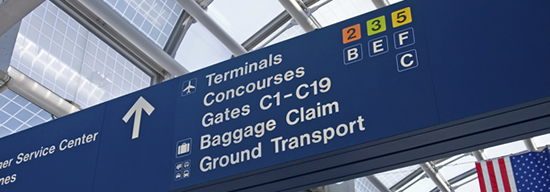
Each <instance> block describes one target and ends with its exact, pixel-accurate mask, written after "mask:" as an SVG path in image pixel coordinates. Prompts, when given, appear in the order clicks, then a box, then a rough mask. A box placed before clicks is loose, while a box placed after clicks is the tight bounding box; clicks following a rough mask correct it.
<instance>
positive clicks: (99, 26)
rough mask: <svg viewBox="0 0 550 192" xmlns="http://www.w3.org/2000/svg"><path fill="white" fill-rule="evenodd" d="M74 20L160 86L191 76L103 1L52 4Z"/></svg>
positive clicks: (74, 0)
mask: <svg viewBox="0 0 550 192" xmlns="http://www.w3.org/2000/svg"><path fill="white" fill-rule="evenodd" d="M51 1H52V2H53V3H54V4H56V5H57V6H58V7H59V8H61V9H62V10H63V11H65V12H66V13H67V14H69V15H70V16H71V17H72V18H74V19H75V20H76V21H78V22H79V23H80V24H81V25H83V26H84V27H86V28H87V29H88V30H89V31H90V32H92V33H94V34H95V35H96V36H98V37H99V38H100V39H101V40H103V41H104V42H105V43H107V44H108V45H109V46H111V47H112V48H113V49H115V50H116V51H117V52H119V53H120V54H121V55H123V56H124V57H125V58H126V59H128V60H129V61H130V62H132V63H133V64H134V65H136V66H137V67H138V68H139V69H141V70H142V71H143V72H145V73H146V74H148V75H149V76H151V77H152V79H155V80H154V81H153V82H158V81H162V80H166V79H170V78H173V77H177V76H181V75H184V74H186V73H188V71H187V69H185V68H184V67H183V66H181V65H180V64H179V63H178V62H177V61H175V60H174V58H172V57H171V56H170V55H168V54H167V53H166V52H164V51H163V50H162V49H161V48H160V47H158V46H157V45H156V44H154V43H153V42H152V41H151V40H149V39H148V38H147V37H146V36H145V35H144V34H142V33H141V32H140V31H139V30H138V29H137V28H135V27H134V26H133V25H132V24H130V23H129V22H128V21H126V20H125V19H124V18H123V17H122V16H121V15H119V14H118V13H116V12H115V11H114V10H113V9H112V8H111V7H109V6H108V5H107V4H105V3H104V2H103V1H95V0H51Z"/></svg>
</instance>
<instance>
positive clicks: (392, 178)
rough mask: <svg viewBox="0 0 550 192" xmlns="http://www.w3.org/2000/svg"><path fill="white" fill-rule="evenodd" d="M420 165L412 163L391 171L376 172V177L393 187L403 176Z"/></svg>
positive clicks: (387, 185)
mask: <svg viewBox="0 0 550 192" xmlns="http://www.w3.org/2000/svg"><path fill="white" fill-rule="evenodd" d="M419 167H420V166H418V165H412V166H408V167H403V168H400V169H394V170H391V171H386V172H382V173H378V174H376V177H377V178H378V179H379V180H380V181H381V182H382V183H383V184H384V185H385V186H386V187H388V188H391V187H392V186H393V185H395V184H396V183H397V182H399V181H401V180H402V179H403V178H405V177H406V176H408V175H409V174H411V173H412V172H414V171H415V170H417V169H418V168H419Z"/></svg>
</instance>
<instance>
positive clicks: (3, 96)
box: [0, 89, 52, 138]
mask: <svg viewBox="0 0 550 192" xmlns="http://www.w3.org/2000/svg"><path fill="white" fill-rule="evenodd" d="M51 119H52V116H51V115H50V114H49V113H48V112H46V111H44V110H43V109H41V108H40V107H38V106H36V105H34V104H33V103H31V102H29V101H28V100H27V99H25V98H23V97H21V96H19V95H17V94H16V93H14V92H13V91H11V90H9V89H7V90H5V91H4V92H2V93H0V138H2V137H5V136H7V135H10V134H13V133H16V132H18V131H22V130H25V129H27V128H29V127H32V126H36V125H39V124H42V123H44V122H47V121H50V120H51Z"/></svg>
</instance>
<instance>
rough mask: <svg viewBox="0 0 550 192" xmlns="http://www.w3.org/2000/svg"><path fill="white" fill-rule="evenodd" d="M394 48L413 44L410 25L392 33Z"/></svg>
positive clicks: (412, 31) (412, 33)
mask: <svg viewBox="0 0 550 192" xmlns="http://www.w3.org/2000/svg"><path fill="white" fill-rule="evenodd" d="M393 42H394V45H395V49H401V48H403V47H407V46H411V45H413V44H414V30H413V28H412V27H409V28H407V29H404V30H401V31H398V32H395V33H393Z"/></svg>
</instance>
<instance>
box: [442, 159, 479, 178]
mask: <svg viewBox="0 0 550 192" xmlns="http://www.w3.org/2000/svg"><path fill="white" fill-rule="evenodd" d="M457 158H458V159H457ZM450 159H453V160H455V161H453V162H451V163H449V164H447V165H445V166H443V167H440V168H439V170H438V171H439V172H440V173H441V175H442V176H443V178H445V179H447V180H449V179H452V178H454V177H456V176H458V175H460V174H462V173H464V172H465V171H468V170H470V169H473V168H475V162H476V158H475V157H474V156H471V155H467V156H463V155H456V156H454V157H452V158H450ZM440 164H446V163H440Z"/></svg>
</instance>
